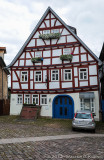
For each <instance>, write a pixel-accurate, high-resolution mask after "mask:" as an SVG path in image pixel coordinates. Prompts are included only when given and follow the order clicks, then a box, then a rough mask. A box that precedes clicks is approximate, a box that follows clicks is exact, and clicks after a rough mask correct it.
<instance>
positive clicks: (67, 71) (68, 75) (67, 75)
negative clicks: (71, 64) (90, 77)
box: [64, 69, 72, 81]
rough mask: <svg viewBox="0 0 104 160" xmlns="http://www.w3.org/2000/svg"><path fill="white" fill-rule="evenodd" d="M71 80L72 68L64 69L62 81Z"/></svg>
mask: <svg viewBox="0 0 104 160" xmlns="http://www.w3.org/2000/svg"><path fill="white" fill-rule="evenodd" d="M71 80H72V69H64V81H71Z"/></svg>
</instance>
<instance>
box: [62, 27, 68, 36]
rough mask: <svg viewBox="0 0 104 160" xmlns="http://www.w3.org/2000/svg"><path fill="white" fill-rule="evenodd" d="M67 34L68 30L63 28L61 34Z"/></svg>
mask: <svg viewBox="0 0 104 160" xmlns="http://www.w3.org/2000/svg"><path fill="white" fill-rule="evenodd" d="M67 34H69V32H68V31H67V30H66V29H65V28H64V29H63V32H62V34H61V35H67Z"/></svg>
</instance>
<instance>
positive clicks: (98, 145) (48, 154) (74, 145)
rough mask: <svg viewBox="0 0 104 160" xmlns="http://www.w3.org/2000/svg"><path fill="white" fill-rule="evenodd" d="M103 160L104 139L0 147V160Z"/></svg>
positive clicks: (84, 138)
mask: <svg viewBox="0 0 104 160" xmlns="http://www.w3.org/2000/svg"><path fill="white" fill-rule="evenodd" d="M48 159H53V160H57V159H58V160H61V159H62V160H66V159H69V160H77V159H80V160H81V159H82V160H84V159H85V160H87V159H91V160H92V159H94V160H103V159H104V137H96V138H95V137H94V138H93V137H91V138H90V137H83V138H75V139H68V140H52V141H51V140H50V141H41V142H40V141H39V142H26V143H14V144H1V145H0V160H48Z"/></svg>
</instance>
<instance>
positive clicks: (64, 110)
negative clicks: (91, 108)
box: [53, 96, 74, 119]
mask: <svg viewBox="0 0 104 160" xmlns="http://www.w3.org/2000/svg"><path fill="white" fill-rule="evenodd" d="M73 107H74V106H73V103H72V99H71V98H70V97H68V96H58V97H57V98H56V99H55V101H54V107H53V109H54V118H61V119H72V118H73V115H74V110H73Z"/></svg>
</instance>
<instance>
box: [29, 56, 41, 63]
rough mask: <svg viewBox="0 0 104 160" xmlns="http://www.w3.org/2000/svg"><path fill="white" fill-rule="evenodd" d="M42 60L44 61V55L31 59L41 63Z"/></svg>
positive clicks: (33, 61)
mask: <svg viewBox="0 0 104 160" xmlns="http://www.w3.org/2000/svg"><path fill="white" fill-rule="evenodd" d="M41 61H43V58H42V57H34V58H32V59H31V62H32V63H40V62H41Z"/></svg>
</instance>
